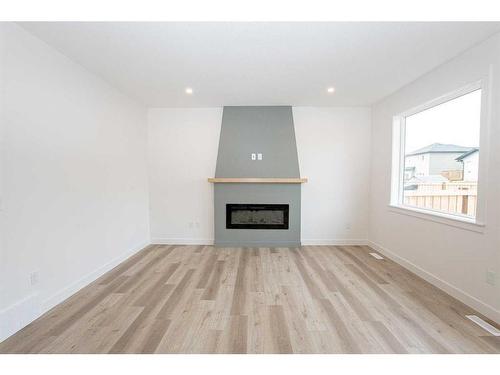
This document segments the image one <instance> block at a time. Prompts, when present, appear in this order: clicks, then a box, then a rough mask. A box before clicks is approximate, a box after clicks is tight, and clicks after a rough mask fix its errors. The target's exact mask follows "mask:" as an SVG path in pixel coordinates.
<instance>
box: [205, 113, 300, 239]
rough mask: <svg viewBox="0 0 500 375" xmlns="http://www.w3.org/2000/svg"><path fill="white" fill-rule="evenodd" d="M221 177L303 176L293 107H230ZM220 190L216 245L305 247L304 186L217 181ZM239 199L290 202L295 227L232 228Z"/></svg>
mask: <svg viewBox="0 0 500 375" xmlns="http://www.w3.org/2000/svg"><path fill="white" fill-rule="evenodd" d="M252 153H262V154H263V160H260V161H259V160H255V161H254V160H251V157H250V156H251V154H252ZM215 176H216V177H300V171H299V161H298V156H297V144H296V141H295V129H294V124H293V114H292V107H288V106H287V107H285V106H283V107H224V112H223V116H222V127H221V134H220V140H219V152H218V156H217V167H216V172H215ZM214 194H215V197H214V203H215V209H214V216H215V220H214V223H215V244H216V245H218V246H300V205H301V201H300V199H301V185H300V184H297V185H293V184H291V185H289V184H215V187H214ZM237 203H240V204H243V203H246V204H251V203H255V204H259V203H262V204H288V205H289V228H288V229H287V230H278V229H226V204H237Z"/></svg>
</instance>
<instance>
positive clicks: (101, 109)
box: [0, 23, 149, 340]
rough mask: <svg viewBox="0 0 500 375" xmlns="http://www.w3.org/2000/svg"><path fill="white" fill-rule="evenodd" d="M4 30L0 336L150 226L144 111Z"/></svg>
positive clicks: (121, 254)
mask: <svg viewBox="0 0 500 375" xmlns="http://www.w3.org/2000/svg"><path fill="white" fill-rule="evenodd" d="M0 35H1V37H2V41H3V47H2V54H1V60H0V63H1V65H0V68H1V74H0V76H1V77H2V79H1V81H0V82H1V83H2V87H1V89H2V91H1V94H2V95H1V97H0V99H1V101H0V104H1V107H0V108H1V111H2V113H1V115H2V118H1V123H2V126H3V132H2V138H3V142H2V147H1V163H0V165H1V171H2V179H1V180H0V181H2V186H1V189H0V192H1V200H2V211H1V212H0V220H1V229H2V236H1V237H0V239H1V270H0V274H1V275H0V277H1V291H0V292H1V294H0V296H1V298H0V323H1V325H0V340H1V339H2V338H4V337H6V336H7V335H8V334H10V333H12V332H13V331H15V330H17V329H19V328H20V327H21V326H23V325H25V324H26V323H28V322H29V321H31V320H32V319H34V318H35V317H37V316H38V315H39V314H40V313H42V312H44V311H46V310H47V309H48V308H50V307H52V306H54V305H55V304H57V303H59V302H61V301H62V300H63V299H65V298H66V297H68V296H69V295H71V294H72V293H74V292H75V291H76V290H78V289H79V288H80V287H82V286H84V285H85V284H87V283H88V282H90V281H92V280H93V279H95V278H96V277H97V276H99V275H100V274H101V273H103V272H105V271H107V270H108V269H109V268H110V267H112V266H114V265H115V264H116V263H118V262H119V261H121V260H123V259H124V258H126V257H127V256H129V255H130V254H131V253H133V252H135V251H137V250H139V249H141V248H142V247H143V246H145V245H147V244H148V243H149V225H148V191H147V190H148V189H147V174H146V154H147V153H146V141H147V138H146V130H147V129H146V111H145V109H144V108H143V107H142V106H140V105H138V104H137V103H135V102H133V101H131V100H130V99H128V98H127V97H125V96H123V95H122V94H120V93H119V92H117V91H116V90H115V89H113V88H111V87H110V86H109V85H107V84H106V83H104V82H103V81H102V80H100V79H98V78H97V77H95V76H94V75H92V74H90V73H89V72H87V71H86V70H84V69H83V68H82V67H80V66H79V65H77V64H75V63H73V62H71V61H70V60H68V59H67V58H66V57H64V56H63V55H61V54H59V53H58V52H56V51H55V50H53V49H52V48H50V47H49V46H47V45H46V44H44V43H43V42H41V41H40V40H38V39H36V38H34V37H33V36H31V35H30V34H28V33H26V32H25V31H24V30H23V29H21V28H20V27H19V26H17V25H14V24H6V23H3V24H0ZM33 272H37V273H38V283H36V284H35V285H31V284H30V274H31V273H33Z"/></svg>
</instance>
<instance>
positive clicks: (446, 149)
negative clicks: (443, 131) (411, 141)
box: [406, 143, 474, 156]
mask: <svg viewBox="0 0 500 375" xmlns="http://www.w3.org/2000/svg"><path fill="white" fill-rule="evenodd" d="M473 149H474V147H465V146H458V145H447V144H442V143H433V144H432V145H429V146H425V147H422V148H419V149H418V150H415V151H413V152H410V153H409V154H406V156H413V155H422V154H430V153H456V152H464V153H465V152H469V151H471V150H473Z"/></svg>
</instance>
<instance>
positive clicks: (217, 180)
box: [208, 177, 307, 184]
mask: <svg viewBox="0 0 500 375" xmlns="http://www.w3.org/2000/svg"><path fill="white" fill-rule="evenodd" d="M208 182H212V183H214V184H303V183H306V182H307V178H299V177H297V178H282V177H266V178H257V177H251V178H248V177H243V178H242V177H213V178H209V179H208Z"/></svg>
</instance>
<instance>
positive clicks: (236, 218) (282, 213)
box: [226, 204, 289, 229]
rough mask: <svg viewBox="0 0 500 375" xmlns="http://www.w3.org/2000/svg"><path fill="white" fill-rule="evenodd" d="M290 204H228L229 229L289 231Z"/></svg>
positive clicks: (227, 222) (227, 225)
mask: <svg viewBox="0 0 500 375" xmlns="http://www.w3.org/2000/svg"><path fill="white" fill-rule="evenodd" d="M288 211H289V205H288V204H226V228H227V229H288Z"/></svg>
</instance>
